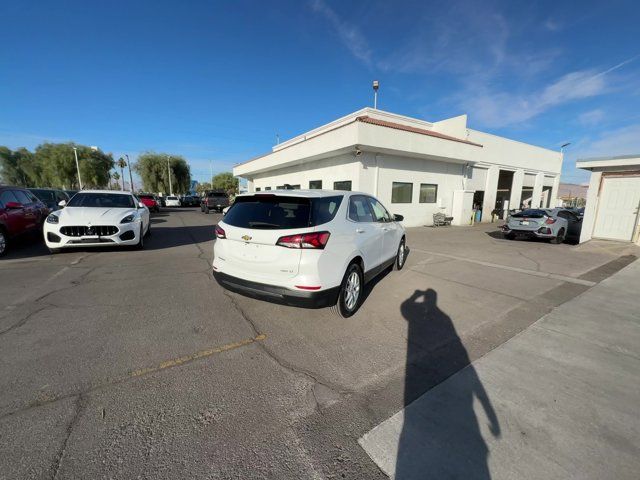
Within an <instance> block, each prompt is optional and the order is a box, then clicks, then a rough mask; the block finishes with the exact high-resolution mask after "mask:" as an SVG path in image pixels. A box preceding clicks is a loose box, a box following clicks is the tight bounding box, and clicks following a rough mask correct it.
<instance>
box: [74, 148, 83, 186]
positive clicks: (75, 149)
mask: <svg viewBox="0 0 640 480" xmlns="http://www.w3.org/2000/svg"><path fill="white" fill-rule="evenodd" d="M73 154H74V155H75V157H76V170H77V171H78V185H79V186H80V190H82V179H81V178H80V164H79V163H78V149H77V148H76V147H73Z"/></svg>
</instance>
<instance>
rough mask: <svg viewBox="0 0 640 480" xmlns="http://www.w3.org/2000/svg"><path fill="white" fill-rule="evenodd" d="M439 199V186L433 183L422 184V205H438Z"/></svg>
mask: <svg viewBox="0 0 640 480" xmlns="http://www.w3.org/2000/svg"><path fill="white" fill-rule="evenodd" d="M437 199H438V185H435V184H433V183H421V184H420V203H436V201H437Z"/></svg>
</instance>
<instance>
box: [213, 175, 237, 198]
mask: <svg viewBox="0 0 640 480" xmlns="http://www.w3.org/2000/svg"><path fill="white" fill-rule="evenodd" d="M238 187H239V181H238V179H237V178H236V177H234V176H233V173H231V172H222V173H219V174H217V175H216V176H215V177H213V180H212V181H211V188H212V189H213V190H224V191H225V192H227V193H228V194H229V195H235V194H237V193H238Z"/></svg>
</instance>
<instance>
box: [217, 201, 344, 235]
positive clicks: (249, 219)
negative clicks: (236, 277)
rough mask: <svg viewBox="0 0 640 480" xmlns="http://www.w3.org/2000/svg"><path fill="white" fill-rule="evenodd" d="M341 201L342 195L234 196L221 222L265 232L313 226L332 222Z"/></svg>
mask: <svg viewBox="0 0 640 480" xmlns="http://www.w3.org/2000/svg"><path fill="white" fill-rule="evenodd" d="M342 198H343V197H342V195H336V196H332V197H322V198H302V197H289V196H279V195H251V196H243V197H237V198H236V201H235V203H234V204H233V207H232V208H231V209H229V212H227V215H226V216H225V217H224V223H226V224H229V225H232V226H234V227H241V228H260V229H265V230H278V229H291V228H307V227H314V226H316V225H322V224H323V223H327V222H330V221H331V220H333V218H334V217H335V216H336V213H337V212H338V208H339V207H340V203H341V202H342Z"/></svg>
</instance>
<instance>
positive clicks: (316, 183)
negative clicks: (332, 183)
mask: <svg viewBox="0 0 640 480" xmlns="http://www.w3.org/2000/svg"><path fill="white" fill-rule="evenodd" d="M309 190H322V180H311V181H310V182H309Z"/></svg>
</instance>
